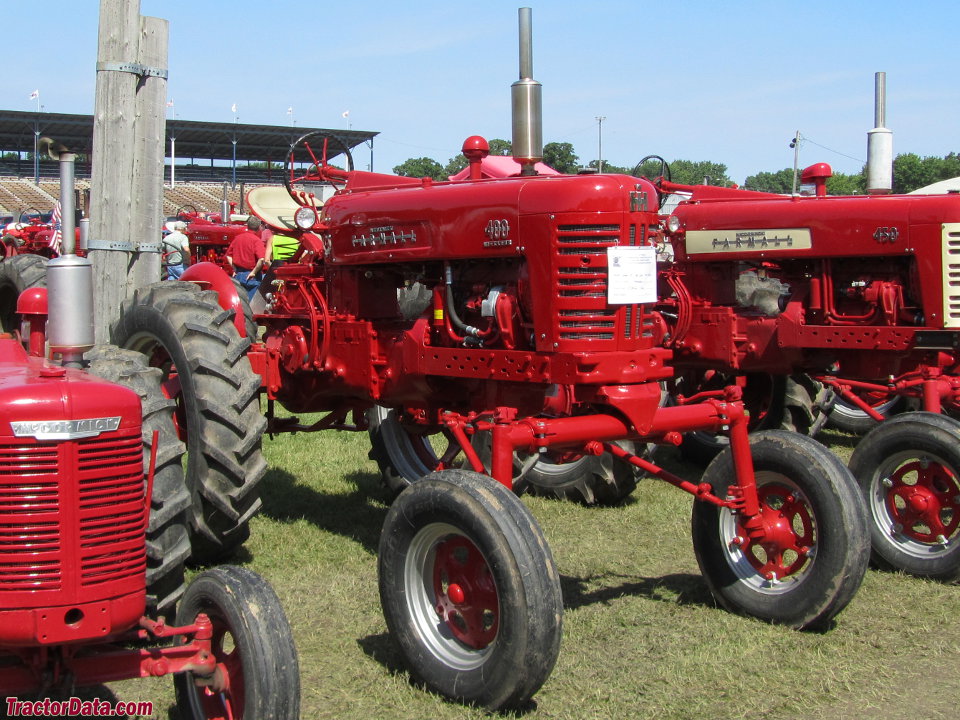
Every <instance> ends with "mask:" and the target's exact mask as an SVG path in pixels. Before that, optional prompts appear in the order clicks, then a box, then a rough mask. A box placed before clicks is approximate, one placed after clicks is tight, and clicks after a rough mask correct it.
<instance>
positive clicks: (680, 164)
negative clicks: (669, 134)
mask: <svg viewBox="0 0 960 720" xmlns="http://www.w3.org/2000/svg"><path fill="white" fill-rule="evenodd" d="M667 164H668V165H669V167H670V177H671V179H672V180H673V181H674V182H678V183H683V184H685V185H701V184H703V182H704V180H705V178H709V184H710V185H724V186H726V185H729V184H730V178H728V177H727V166H726V165H724V164H723V163H715V162H710V161H709V160H673V161H671V162H668V163H667ZM630 172H631V173H632V174H634V175H636V176H637V177H645V178H651V179H652V178H657V177H659V176H660V175H661V173H662V172H663V168H662V167H661V165H660V161H659V160H647V161H646V162H644V163H643V164H642V165H640V166H639V167H635V168H634V169H633V170H631V171H630Z"/></svg>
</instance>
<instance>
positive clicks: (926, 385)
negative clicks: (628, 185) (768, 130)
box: [657, 163, 960, 579]
mask: <svg viewBox="0 0 960 720" xmlns="http://www.w3.org/2000/svg"><path fill="white" fill-rule="evenodd" d="M830 172H831V171H830V168H829V166H827V165H826V164H825V163H819V164H817V165H813V166H811V167H810V168H807V169H806V170H805V171H804V175H803V179H804V181H805V183H806V184H809V185H810V187H811V190H812V194H811V195H809V196H793V197H787V196H782V195H774V194H769V193H759V192H750V191H745V190H737V189H727V188H717V187H709V186H684V185H678V184H676V183H671V182H669V181H667V180H664V179H661V181H660V182H659V183H658V184H659V186H660V189H661V191H662V192H663V193H665V194H667V193H683V194H684V195H685V196H686V197H687V198H688V199H686V200H684V201H683V202H681V203H680V204H679V205H677V207H676V208H675V209H674V210H673V211H672V214H670V216H669V217H667V218H666V219H665V227H666V230H665V237H666V239H667V240H668V241H669V245H671V246H672V250H673V253H674V255H675V259H674V260H673V261H672V262H671V263H668V264H664V265H663V266H662V268H663V270H662V272H661V283H662V284H661V296H662V297H663V300H662V302H661V303H660V304H659V305H658V306H657V307H658V310H659V311H660V317H662V318H663V319H664V320H666V322H667V326H666V328H665V333H666V337H667V338H668V340H667V343H666V344H667V346H668V347H671V348H672V349H673V350H674V362H675V365H676V367H678V368H680V369H681V370H682V371H683V372H685V373H692V374H695V375H696V374H700V376H701V377H702V376H703V375H704V374H705V373H709V372H719V373H722V374H724V375H725V376H726V377H733V376H735V375H743V374H750V373H752V374H754V375H757V374H760V375H765V374H769V375H772V376H784V375H789V374H791V373H798V372H800V373H804V372H805V373H809V374H811V375H812V376H814V377H815V378H816V379H818V380H819V381H821V382H823V383H825V384H826V385H828V386H830V387H832V388H834V389H835V390H836V391H837V392H838V393H839V394H840V395H841V397H842V398H844V399H845V400H846V403H847V404H846V405H845V407H844V412H845V413H846V415H847V416H850V417H851V418H852V417H853V412H852V410H853V409H859V410H861V411H862V413H863V418H864V419H868V420H869V422H871V423H873V420H870V418H873V419H874V420H882V419H883V416H882V414H880V413H879V412H878V411H877V410H876V408H874V407H872V405H871V400H872V401H873V402H889V401H890V399H891V398H893V399H896V398H898V397H901V398H913V399H915V401H916V402H917V403H919V404H920V405H921V406H922V408H923V410H925V411H926V412H921V413H908V414H905V415H903V416H899V417H897V418H895V419H894V420H889V421H887V422H885V423H883V424H881V425H878V426H877V427H876V428H875V429H873V430H871V431H870V432H869V433H868V434H867V435H866V436H865V437H864V438H863V439H862V440H861V441H860V442H859V444H858V445H857V448H856V451H855V452H854V454H853V457H852V459H851V461H850V468H851V470H852V471H853V473H854V475H855V476H856V477H857V479H858V481H859V483H860V486H861V489H862V492H863V494H864V497H865V498H866V500H867V504H868V506H869V509H870V519H871V535H872V545H873V557H874V560H875V561H876V562H877V563H879V564H881V565H882V566H884V567H893V568H896V569H901V570H905V571H907V572H910V573H914V574H917V575H921V576H929V577H935V578H942V579H953V578H956V577H957V576H958V575H960V423H958V422H957V421H956V420H953V419H952V418H950V417H948V416H947V415H943V414H941V412H942V411H943V412H949V413H953V414H955V413H956V412H957V410H958V407H960V405H958V402H960V347H958V346H960V197H958V196H957V195H926V196H925V195H900V196H897V195H877V196H849V197H828V196H827V195H826V186H825V184H826V180H827V178H828V177H829V176H830Z"/></svg>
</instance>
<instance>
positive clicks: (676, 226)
mask: <svg viewBox="0 0 960 720" xmlns="http://www.w3.org/2000/svg"><path fill="white" fill-rule="evenodd" d="M681 227H683V223H682V222H680V218H678V217H677V216H676V215H671V216H670V217H668V218H667V230H669V231H670V232H672V233H675V232H679V231H680V228H681Z"/></svg>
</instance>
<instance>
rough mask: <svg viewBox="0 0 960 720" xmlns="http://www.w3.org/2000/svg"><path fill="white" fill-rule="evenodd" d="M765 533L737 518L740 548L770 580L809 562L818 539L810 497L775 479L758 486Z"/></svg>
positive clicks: (792, 573)
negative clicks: (751, 529) (755, 531)
mask: <svg viewBox="0 0 960 720" xmlns="http://www.w3.org/2000/svg"><path fill="white" fill-rule="evenodd" d="M757 496H758V498H759V500H760V522H761V523H762V528H763V532H762V535H760V534H757V535H755V536H754V537H751V535H750V534H749V532H748V530H747V529H746V528H745V527H744V526H743V519H742V518H738V520H737V539H738V540H739V541H740V542H739V546H740V550H741V552H742V553H743V555H744V557H745V558H746V559H747V561H748V562H749V563H750V565H752V566H753V568H754V569H755V570H756V571H757V573H759V574H760V575H761V576H762V577H763V578H765V579H767V580H774V581H775V580H782V579H783V578H787V577H790V576H791V575H794V574H796V573H798V572H800V571H801V570H803V568H804V566H805V565H806V564H807V561H808V559H809V556H810V551H811V549H812V548H813V546H814V543H815V541H816V537H815V535H816V529H815V525H814V521H813V514H812V513H811V510H810V507H809V506H808V505H807V503H806V501H805V500H804V499H803V498H802V497H799V496H798V493H797V492H796V491H794V490H791V489H790V488H788V487H785V486H783V485H779V484H777V483H771V484H768V485H763V486H762V487H758V488H757Z"/></svg>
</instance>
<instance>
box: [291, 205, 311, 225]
mask: <svg viewBox="0 0 960 720" xmlns="http://www.w3.org/2000/svg"><path fill="white" fill-rule="evenodd" d="M293 221H294V223H296V225H297V227H298V228H300V229H301V230H310V229H311V228H312V227H313V226H314V225H316V224H317V211H316V210H315V209H314V208H312V207H302V208H300V209H299V210H297V212H296V214H295V215H294V216H293Z"/></svg>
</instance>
